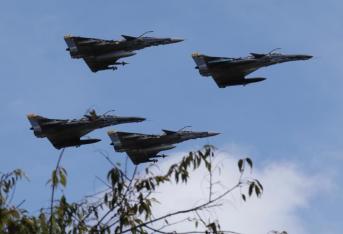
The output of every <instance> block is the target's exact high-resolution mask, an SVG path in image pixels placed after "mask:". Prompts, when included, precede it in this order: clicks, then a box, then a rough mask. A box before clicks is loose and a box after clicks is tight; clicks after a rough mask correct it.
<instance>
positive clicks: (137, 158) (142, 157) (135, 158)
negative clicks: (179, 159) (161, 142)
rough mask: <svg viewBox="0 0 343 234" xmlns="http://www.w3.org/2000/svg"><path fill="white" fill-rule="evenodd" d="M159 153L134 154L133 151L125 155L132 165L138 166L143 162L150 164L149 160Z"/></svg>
mask: <svg viewBox="0 0 343 234" xmlns="http://www.w3.org/2000/svg"><path fill="white" fill-rule="evenodd" d="M159 152H160V151H155V152H151V151H150V152H148V153H145V152H135V151H127V152H126V153H127V155H128V156H129V158H130V159H131V161H132V162H133V164H135V165H138V164H140V163H144V162H150V160H151V158H153V157H154V156H156V155H157V154H158V153H159Z"/></svg>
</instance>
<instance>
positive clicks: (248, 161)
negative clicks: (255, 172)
mask: <svg viewBox="0 0 343 234" xmlns="http://www.w3.org/2000/svg"><path fill="white" fill-rule="evenodd" d="M245 161H247V163H248V164H249V166H250V168H251V169H252V168H253V163H252V160H251V159H250V158H246V159H245Z"/></svg>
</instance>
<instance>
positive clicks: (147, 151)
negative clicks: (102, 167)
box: [108, 130, 219, 165]
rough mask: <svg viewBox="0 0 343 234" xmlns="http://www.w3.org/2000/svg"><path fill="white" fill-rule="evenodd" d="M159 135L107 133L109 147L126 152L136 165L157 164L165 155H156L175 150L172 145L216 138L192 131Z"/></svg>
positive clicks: (214, 134) (165, 132) (169, 132)
mask: <svg viewBox="0 0 343 234" xmlns="http://www.w3.org/2000/svg"><path fill="white" fill-rule="evenodd" d="M162 131H163V134H161V135H148V134H141V133H131V132H116V131H109V132H108V135H109V137H110V138H111V141H112V143H111V145H113V146H114V150H115V151H116V152H126V154H127V155H128V156H129V157H130V159H131V161H132V162H133V163H134V164H135V165H138V164H140V163H145V162H157V159H156V158H164V157H166V155H163V154H162V155H159V154H158V153H159V152H161V151H164V150H170V149H173V148H175V147H176V146H175V145H174V144H176V143H180V142H183V141H187V140H190V139H196V138H204V137H211V136H216V135H218V134H219V133H215V132H193V131H185V130H179V131H170V130H162Z"/></svg>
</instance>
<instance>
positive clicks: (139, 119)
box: [129, 117, 146, 122]
mask: <svg viewBox="0 0 343 234" xmlns="http://www.w3.org/2000/svg"><path fill="white" fill-rule="evenodd" d="M145 120H146V119H145V118H141V117H131V118H129V121H131V122H143V121H145Z"/></svg>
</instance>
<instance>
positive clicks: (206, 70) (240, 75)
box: [192, 50, 312, 88]
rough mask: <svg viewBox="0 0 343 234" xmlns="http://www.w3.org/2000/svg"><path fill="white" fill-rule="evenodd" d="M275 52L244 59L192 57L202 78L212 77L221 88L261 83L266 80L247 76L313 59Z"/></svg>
mask: <svg viewBox="0 0 343 234" xmlns="http://www.w3.org/2000/svg"><path fill="white" fill-rule="evenodd" d="M274 51H275V50H273V51H271V52H269V53H267V54H258V53H250V56H247V57H244V58H226V57H211V56H206V55H202V54H199V53H193V54H192V57H193V59H194V61H195V63H196V65H197V66H196V67H195V68H196V69H198V70H199V73H200V74H201V75H202V76H212V77H213V79H214V81H215V82H216V83H217V85H218V87H219V88H225V87H227V86H232V85H247V84H250V83H255V82H260V81H263V80H265V79H266V78H263V77H255V78H249V79H246V77H245V76H246V75H248V74H250V73H252V72H254V71H256V70H257V69H259V68H262V67H267V66H270V65H274V64H278V63H284V62H291V61H298V60H308V59H310V58H312V56H310V55H303V54H280V53H275V52H274Z"/></svg>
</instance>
